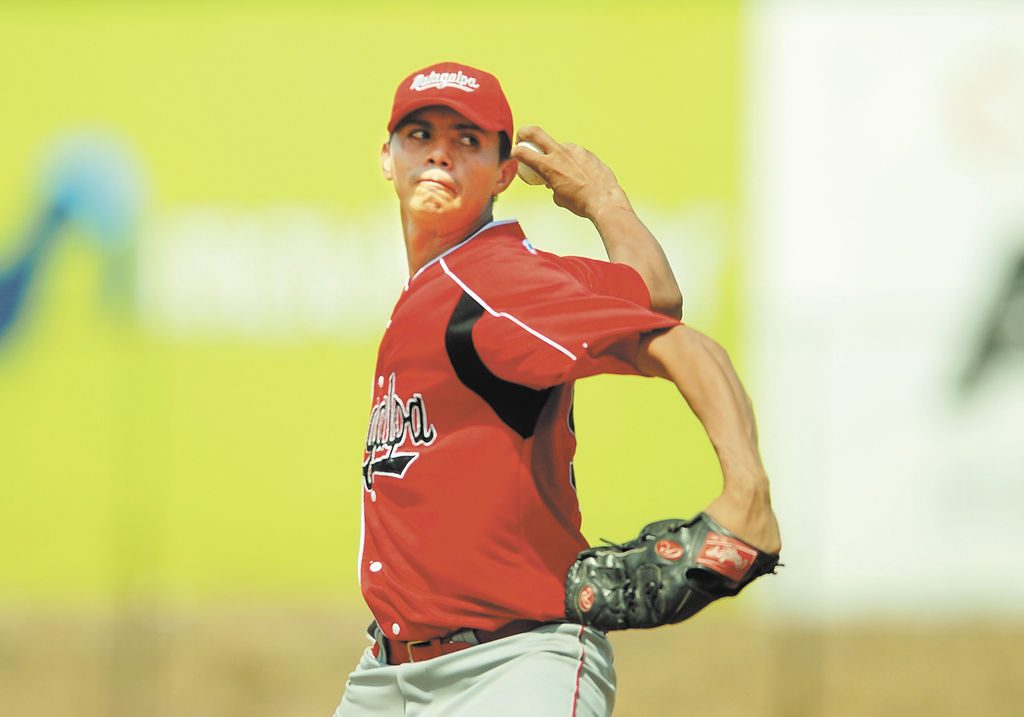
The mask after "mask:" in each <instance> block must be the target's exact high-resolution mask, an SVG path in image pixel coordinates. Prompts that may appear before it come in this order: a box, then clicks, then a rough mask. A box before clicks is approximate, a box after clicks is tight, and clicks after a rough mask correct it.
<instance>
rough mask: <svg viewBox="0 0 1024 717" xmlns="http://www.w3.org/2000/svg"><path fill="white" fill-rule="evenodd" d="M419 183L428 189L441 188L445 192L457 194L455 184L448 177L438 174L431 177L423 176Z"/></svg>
mask: <svg viewBox="0 0 1024 717" xmlns="http://www.w3.org/2000/svg"><path fill="white" fill-rule="evenodd" d="M417 183H418V184H425V185H427V186H428V187H430V186H433V187H440V188H441V189H444V190H446V191H448V192H451V193H452V194H455V193H456V190H455V183H454V182H452V181H451V180H450V179H449V178H448V177H446V176H440V175H438V174H432V175H429V176H423V177H420V178H419V180H417Z"/></svg>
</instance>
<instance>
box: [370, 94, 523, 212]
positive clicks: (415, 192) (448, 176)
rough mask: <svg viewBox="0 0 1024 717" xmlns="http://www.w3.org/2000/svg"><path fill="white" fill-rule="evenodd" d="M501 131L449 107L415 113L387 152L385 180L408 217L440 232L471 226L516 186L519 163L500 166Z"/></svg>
mask: <svg viewBox="0 0 1024 717" xmlns="http://www.w3.org/2000/svg"><path fill="white" fill-rule="evenodd" d="M498 156H499V139H498V133H497V132H488V131H485V130H483V129H481V128H480V127H477V126H476V125H475V124H473V123H472V122H471V121H470V120H468V119H467V118H466V117H463V116H462V115H461V114H459V113H458V112H456V111H455V110H452V109H449V108H447V107H426V108H424V109H421V110H418V111H416V112H413V113H411V114H409V116H408V117H406V118H405V119H404V120H403V122H402V125H401V126H400V127H398V129H397V130H396V131H395V133H394V135H393V137H392V138H391V141H390V142H388V143H387V144H385V145H384V147H383V148H382V150H381V165H382V167H383V170H384V176H385V177H387V178H388V179H389V180H391V181H392V182H393V183H394V185H395V192H396V193H397V194H398V199H399V203H400V204H401V206H402V211H403V214H404V215H406V216H409V217H411V218H413V219H417V220H419V221H427V222H431V223H436V224H438V225H439V228H441V229H444V228H446V227H450V228H453V229H457V228H459V227H462V226H466V227H471V226H472V225H474V223H476V222H477V221H478V220H479V219H480V218H481V217H483V216H484V215H489V213H490V207H491V199H492V198H493V197H495V196H497V195H498V194H500V193H501V192H503V191H504V190H505V189H506V188H507V187H508V185H509V184H510V183H511V182H512V179H513V178H514V177H515V172H516V161H515V160H512V159H510V160H506V161H504V162H499V161H498Z"/></svg>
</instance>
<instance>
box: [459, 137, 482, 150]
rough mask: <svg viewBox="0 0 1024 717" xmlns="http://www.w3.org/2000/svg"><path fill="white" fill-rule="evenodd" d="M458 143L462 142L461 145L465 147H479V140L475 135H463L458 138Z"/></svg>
mask: <svg viewBox="0 0 1024 717" xmlns="http://www.w3.org/2000/svg"><path fill="white" fill-rule="evenodd" d="M459 141H460V142H462V144H464V145H465V146H467V147H479V146H480V140H479V139H478V138H477V137H476V135H472V134H464V135H462V137H460V138H459Z"/></svg>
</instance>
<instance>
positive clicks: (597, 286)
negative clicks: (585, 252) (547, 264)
mask: <svg viewBox="0 0 1024 717" xmlns="http://www.w3.org/2000/svg"><path fill="white" fill-rule="evenodd" d="M546 257H547V258H549V260H551V261H553V262H555V263H556V264H557V265H558V266H560V267H561V268H562V269H564V270H565V271H566V272H568V273H569V274H571V275H572V276H573V277H574V278H575V279H576V280H577V281H579V282H580V283H581V284H583V285H584V286H585V287H587V288H588V289H590V290H591V291H593V292H594V293H596V294H602V295H604V296H617V297H619V298H620V299H626V300H627V301H631V302H633V303H634V304H637V305H639V306H642V307H644V308H645V309H649V308H651V293H650V291H649V290H648V288H647V284H646V283H645V282H644V280H643V278H642V277H641V276H640V273H639V272H638V271H637V270H636V269H634V268H633V267H631V266H629V265H627V264H617V263H615V262H610V261H601V260H600V259H590V258H587V257H584V256H557V255H555V254H546Z"/></svg>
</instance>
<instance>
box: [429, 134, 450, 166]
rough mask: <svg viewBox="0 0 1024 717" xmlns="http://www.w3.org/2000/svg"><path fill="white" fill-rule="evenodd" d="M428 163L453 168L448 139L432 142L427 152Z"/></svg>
mask: <svg viewBox="0 0 1024 717" xmlns="http://www.w3.org/2000/svg"><path fill="white" fill-rule="evenodd" d="M427 164H430V165H434V166H437V167H443V168H445V169H451V167H452V153H451V148H450V147H449V146H448V142H447V141H446V140H444V139H438V140H437V141H436V142H432V143H431V145H430V152H429V153H428V154H427Z"/></svg>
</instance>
